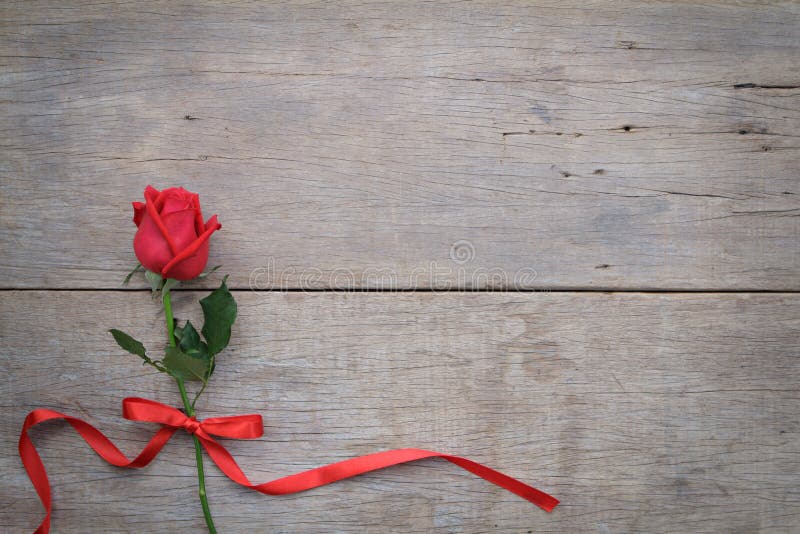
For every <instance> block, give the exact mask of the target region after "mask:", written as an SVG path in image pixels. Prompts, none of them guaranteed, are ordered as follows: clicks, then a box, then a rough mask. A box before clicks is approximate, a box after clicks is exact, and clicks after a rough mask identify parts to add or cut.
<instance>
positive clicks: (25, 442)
mask: <svg viewBox="0 0 800 534" xmlns="http://www.w3.org/2000/svg"><path fill="white" fill-rule="evenodd" d="M122 415H123V417H125V419H130V420H131V421H148V422H151V423H160V424H161V425H163V426H162V427H161V428H160V429H159V430H158V432H156V434H155V436H153V438H152V439H151V440H150V442H149V443H148V444H147V445H146V446H145V448H144V449H143V450H142V452H140V453H139V455H138V456H137V457H136V458H134V459H133V460H128V458H126V457H125V455H124V454H122V452H120V450H119V449H118V448H117V447H116V445H114V444H113V443H111V440H109V439H108V438H107V437H105V436H104V435H103V433H102V432H100V431H99V430H97V429H96V428H95V427H93V426H92V425H90V424H89V423H87V422H85V421H81V420H80V419H77V418H75V417H70V416H69V415H64V414H63V413H59V412H56V411H53V410H47V409H44V408H40V409H37V410H34V411H32V412H31V413H29V414H28V416H27V417H26V418H25V424H24V425H23V426H22V434H21V435H20V437H19V455H20V458H22V463H23V464H24V465H25V470H26V471H27V472H28V477H30V479H31V482H32V483H33V487H34V488H36V493H38V494H39V498H40V499H41V501H42V504H44V507H45V510H46V511H47V515H45V518H44V520H43V521H42V523H41V524H40V525H39V528H37V529H36V533H37V534H39V533H40V534H46V533H47V532H49V531H50V511H51V509H52V498H51V494H50V482H49V481H48V479H47V472H46V471H45V468H44V464H43V463H42V459H41V458H40V457H39V453H38V452H36V447H34V446H33V442H32V441H31V438H30V437H29V436H28V430H29V429H31V428H32V427H34V426H36V425H38V424H40V423H44V422H45V421H49V420H51V419H64V420H65V421H67V422H68V423H69V424H70V425H72V428H74V429H75V430H77V431H78V433H79V434H80V435H81V436H82V437H83V439H84V440H85V441H86V443H88V444H89V446H91V447H92V449H94V450H95V452H96V453H97V454H99V455H100V457H101V458H103V459H104V460H105V461H107V462H108V463H110V464H112V465H116V466H117V467H129V468H139V467H144V466H146V465H147V464H149V463H150V462H151V461H152V460H153V459H154V458H155V457H156V456H157V455H158V453H159V451H161V449H162V448H163V447H164V445H166V443H167V441H169V439H170V438H171V437H172V435H173V434H174V433H175V431H176V430H178V429H179V428H183V429H184V430H186V431H187V432H189V433H190V434H194V435H195V436H197V438H198V439H199V440H200V443H202V444H203V447H205V449H206V451H207V452H208V455H209V456H210V457H211V459H212V460H213V461H214V463H215V464H217V467H219V468H220V470H221V471H222V472H223V473H225V474H226V475H227V476H228V478H230V479H231V480H233V481H234V482H237V483H239V484H241V485H242V486H245V487H248V488H250V489H252V490H255V491H258V492H260V493H266V494H267V495H286V494H288V493H296V492H299V491H305V490H308V489H311V488H316V487H318V486H324V485H325V484H330V483H332V482H336V481H338V480H343V479H345V478H350V477H354V476H356V475H360V474H363V473H367V472H369V471H374V470H376V469H382V468H384V467H389V466H392V465H397V464H402V463H406V462H413V461H414V460H421V459H423V458H432V457H438V458H444V459H445V460H447V461H448V462H450V463H453V464H456V465H457V466H459V467H461V468H462V469H466V470H467V471H470V472H471V473H474V474H476V475H478V476H479V477H481V478H484V479H486V480H488V481H489V482H492V483H493V484H496V485H498V486H500V487H501V488H505V489H507V490H508V491H510V492H512V493H516V494H517V495H519V496H520V497H522V498H523V499H526V500H528V501H530V502H532V503H533V504H535V505H536V506H538V507H540V508H542V509H543V510H546V511H548V512H550V511H552V510H553V508H555V507H556V505H557V504H558V499H556V498H555V497H552V496H550V495H548V494H546V493H544V492H542V491H539V490H537V489H536V488H533V487H531V486H528V485H527V484H523V483H522V482H520V481H519V480H517V479H515V478H511V477H510V476H507V475H504V474H503V473H500V472H499V471H495V470H494V469H490V468H488V467H486V466H485V465H481V464H479V463H477V462H473V461H472V460H468V459H466V458H461V457H459V456H450V455H449V454H442V453H439V452H433V451H426V450H422V449H397V450H393V451H384V452H378V453H375V454H368V455H366V456H360V457H358V458H352V459H350V460H344V461H343V462H337V463H334V464H329V465H325V466H323V467H318V468H316V469H311V470H309V471H304V472H302V473H297V474H295V475H290V476H287V477H283V478H279V479H277V480H273V481H271V482H265V483H263V484H258V485H255V484H253V483H252V482H250V481H249V480H248V479H247V477H246V476H245V475H244V473H243V472H242V470H241V469H240V468H239V466H238V465H237V463H236V461H235V460H234V459H233V456H231V454H230V453H229V452H228V451H227V449H225V447H223V446H222V445H221V444H220V443H219V442H218V441H216V440H215V439H214V438H213V437H211V436H212V435H214V436H221V437H225V438H235V439H252V438H259V437H261V436H262V435H263V423H262V421H261V416H260V415H257V414H251V415H237V416H232V417H211V418H209V419H205V420H204V421H198V420H197V419H195V418H194V417H188V416H187V415H186V414H184V413H183V412H181V411H180V410H177V409H175V408H173V407H171V406H167V405H165V404H161V403H160V402H155V401H151V400H147V399H140V398H136V397H128V398H126V399H124V400H123V401H122Z"/></svg>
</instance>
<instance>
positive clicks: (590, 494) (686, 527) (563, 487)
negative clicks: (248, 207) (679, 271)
mask: <svg viewBox="0 0 800 534" xmlns="http://www.w3.org/2000/svg"><path fill="white" fill-rule="evenodd" d="M198 297H199V295H198V294H196V293H193V292H183V293H180V294H179V297H178V299H177V301H176V310H177V314H178V316H181V317H186V312H185V310H187V309H190V308H191V309H194V307H196V305H195V304H193V303H194V302H195V300H196V299H197V298H198ZM237 298H238V300H239V303H240V310H241V315H240V320H239V322H238V323H237V324H236V327H235V331H234V336H233V339H234V342H233V345H232V346H231V348H230V349H229V350H227V351H226V352H225V353H224V355H223V356H222V357H221V359H220V361H219V365H218V368H217V373H216V374H215V376H214V380H213V381H212V385H211V387H210V390H209V391H208V394H207V396H205V397H204V398H203V399H202V400H201V404H202V406H201V412H202V413H203V414H205V415H209V416H210V415H223V414H237V413H251V412H260V413H262V414H263V415H264V416H265V422H266V425H265V426H266V438H264V439H262V440H257V441H254V442H240V441H229V442H228V443H227V445H228V446H229V448H230V450H231V451H232V452H233V453H234V454H235V455H236V457H237V458H238V459H240V460H241V463H242V465H243V467H244V469H245V471H246V472H247V473H248V474H250V475H251V476H252V478H253V480H256V481H265V480H267V479H270V478H273V477H277V476H282V475H285V474H289V473H291V472H295V471H298V470H301V469H303V468H310V467H314V466H317V465H320V464H322V463H324V462H329V461H334V460H339V459H344V458H347V457H351V456H353V455H358V454H363V453H368V452H370V451H375V450H381V449H387V448H392V447H403V446H420V447H430V448H434V449H439V450H443V451H451V452H453V453H459V454H463V455H466V456H470V457H472V458H474V459H476V460H478V461H483V462H486V463H488V464H490V465H492V466H494V467H497V468H499V469H502V470H505V471H507V472H508V473H509V474H511V475H514V476H518V477H521V478H522V479H524V480H526V481H529V482H531V483H533V484H535V485H537V486H539V487H541V488H542V489H544V490H547V491H551V492H553V493H554V494H555V495H556V496H558V497H559V498H561V499H563V501H564V504H563V505H562V506H561V507H559V508H557V509H556V511H555V512H554V513H552V514H546V513H544V512H541V511H539V510H538V509H536V508H534V507H532V506H531V505H530V504H528V503H526V502H525V501H523V500H521V499H519V498H517V497H516V496H514V495H511V494H509V493H506V492H504V491H502V490H500V489H497V488H495V487H493V486H491V485H490V484H488V483H486V482H485V481H482V480H480V479H478V478H476V477H474V476H472V475H470V474H468V473H464V472H461V471H460V470H458V469H455V468H454V467H453V466H451V465H449V464H447V463H446V462H440V461H425V462H420V463H418V464H415V465H409V466H403V467H398V468H392V469H388V470H384V471H382V472H378V473H375V474H372V475H369V476H363V477H360V478H358V479H355V480H352V481H347V482H344V483H340V484H336V485H334V486H328V487H325V488H320V489H317V490H313V491H311V492H307V493H304V494H301V495H296V496H291V497H283V498H278V497H272V498H271V497H266V496H262V495H258V494H254V493H250V492H248V491H246V490H244V489H240V488H239V487H237V486H236V485H235V484H233V483H232V482H230V481H228V480H227V479H224V478H223V477H222V475H221V474H220V473H219V472H218V471H217V470H216V468H211V469H209V471H210V477H211V480H210V493H211V502H212V507H213V510H214V514H215V517H216V518H217V521H218V524H219V526H220V527H221V532H246V531H258V532H321V531H325V532H332V531H336V532H425V531H437V532H489V531H503V532H523V533H524V532H530V531H533V532H601V533H604V532H756V531H760V530H761V531H765V532H766V531H768V532H797V531H798V529H800V493H798V485H797V481H798V477H800V439H798V433H799V432H800V416H799V415H798V413H800V412H798V401H800V392H799V391H798V386H797V376H798V372H799V371H800V355H799V354H798V353H797V343H796V342H797V339H798V335H800V321H799V320H798V317H799V316H800V295H797V294H770V295H763V294H720V295H702V294H699V295H698V294H666V295H655V294H639V293H624V294H621V293H617V294H604V293H580V294H576V293H526V294H515V293H504V294H473V293H466V294H463V293H462V294H458V293H450V294H447V295H435V294H431V293H406V294H374V293H359V294H339V293H315V294H304V293H297V292H294V293H250V292H239V293H237ZM157 309H158V306H157V304H156V303H152V302H150V300H149V296H148V295H147V294H146V293H143V292H129V293H122V294H121V293H116V292H107V291H106V292H92V291H83V292H36V291H34V292H7V293H5V294H4V296H3V305H2V306H0V332H1V333H2V354H3V357H2V359H0V362H2V366H3V368H2V371H3V375H4V377H5V378H4V383H3V387H2V390H1V391H2V399H0V402H1V403H2V409H3V413H4V417H3V418H2V419H0V425H2V440H3V446H2V448H0V451H2V457H0V466H1V468H2V473H3V475H4V476H3V477H2V482H0V488H1V490H0V491H2V494H1V495H0V499H2V503H3V506H2V507H0V524H2V525H4V526H5V527H6V528H8V529H9V531H13V532H19V531H23V532H25V531H30V530H31V529H32V527H33V526H34V525H35V524H36V523H37V522H38V521H39V520H40V519H41V508H40V506H39V504H38V503H37V500H36V499H35V496H34V492H33V489H32V488H31V487H30V485H29V482H28V480H27V479H26V477H25V474H24V472H23V471H22V469H21V467H20V465H19V460H18V458H17V457H16V452H15V443H16V434H17V432H18V428H19V425H20V423H21V421H22V418H23V416H24V414H25V413H26V412H27V411H28V410H30V409H32V408H34V407H39V406H43V407H53V408H58V409H60V410H63V411H65V412H67V413H72V414H75V415H77V416H79V417H83V418H87V419H88V420H89V421H91V422H93V423H95V424H97V425H98V426H99V427H100V428H101V429H102V430H103V431H105V432H107V433H108V434H109V435H110V436H111V437H112V438H113V439H114V440H117V441H119V443H120V444H121V448H122V449H123V450H124V451H126V452H127V453H129V454H130V453H133V452H134V451H136V450H137V449H139V448H140V447H142V446H143V444H144V442H145V440H146V439H147V437H148V436H149V434H150V433H151V432H152V430H153V428H152V426H150V425H146V424H133V423H129V422H126V421H124V420H122V419H121V417H120V414H119V402H120V399H121V398H122V397H124V396H126V395H141V396H146V397H151V398H154V399H156V400H159V401H162V402H167V403H172V404H174V403H175V402H176V400H177V394H176V392H175V390H174V387H173V385H172V384H171V383H170V381H169V380H167V379H166V378H162V377H160V376H158V375H157V373H154V372H151V371H150V370H149V368H143V367H142V366H141V365H140V364H139V363H138V362H137V360H136V359H135V357H133V356H126V355H124V354H122V353H121V352H120V351H119V350H118V349H115V348H114V347H113V341H112V340H111V338H110V336H109V335H108V334H107V333H105V330H106V329H108V328H110V327H119V328H122V329H124V330H126V331H129V332H130V333H132V334H134V335H136V336H139V337H141V338H143V339H144V340H145V341H146V344H147V345H148V346H149V347H158V346H159V345H160V343H161V339H160V335H159V332H161V326H162V325H161V321H162V317H159V316H158V314H157ZM34 439H35V442H36V443H37V444H38V445H39V446H40V447H41V451H42V453H43V456H44V458H45V462H46V464H47V466H48V468H49V470H50V475H51V479H52V481H53V485H54V492H55V503H56V504H55V515H54V521H55V525H56V528H57V532H87V531H93V532H107V531H108V532H110V531H113V532H167V531H169V532H173V531H175V529H176V528H179V529H180V530H182V531H185V532H199V531H201V530H202V528H203V525H202V519H201V514H200V509H199V505H198V503H197V501H196V491H195V483H196V480H195V474H194V467H193V461H194V460H193V453H192V448H191V445H190V441H189V439H188V438H187V437H186V436H185V435H177V436H176V437H175V438H174V442H173V443H171V444H170V445H169V446H167V448H166V449H165V450H164V452H163V453H162V456H161V457H160V458H159V460H157V461H156V463H155V464H153V465H151V466H150V467H148V468H146V469H144V470H142V471H123V470H120V469H116V468H113V467H110V466H108V465H106V464H104V463H103V462H102V461H101V460H100V459H98V458H97V457H96V456H95V455H94V453H92V452H90V451H89V450H87V447H86V446H84V444H83V443H82V442H81V441H80V439H79V438H78V437H77V436H76V435H75V433H74V432H72V431H71V429H69V428H68V427H67V426H66V425H62V424H52V425H50V426H49V427H48V428H47V429H46V430H41V431H40V430H37V431H35V432H34ZM87 529H88V530H87Z"/></svg>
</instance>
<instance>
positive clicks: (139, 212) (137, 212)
mask: <svg viewBox="0 0 800 534" xmlns="http://www.w3.org/2000/svg"><path fill="white" fill-rule="evenodd" d="M145 211H147V210H146V209H145V206H144V203H143V202H133V223H134V224H135V225H136V226H139V224H140V223H141V222H142V217H144V214H145Z"/></svg>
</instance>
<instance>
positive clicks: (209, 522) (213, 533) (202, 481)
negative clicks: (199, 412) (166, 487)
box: [175, 378, 217, 534]
mask: <svg viewBox="0 0 800 534" xmlns="http://www.w3.org/2000/svg"><path fill="white" fill-rule="evenodd" d="M175 381H176V382H178V389H179V390H180V392H181V400H182V401H183V407H184V409H185V410H186V415H188V416H189V417H194V407H193V406H192V404H191V403H190V402H189V396H188V395H186V387H185V386H184V385H183V380H181V379H179V378H176V379H175ZM192 439H193V440H194V453H195V458H197V481H198V482H199V486H200V487H199V495H200V504H201V505H202V506H203V515H204V516H205V518H206V526H207V527H208V532H209V533H210V534H217V529H216V528H215V527H214V520H213V519H211V508H209V506H208V496H206V476H205V472H204V471H203V451H202V449H201V448H200V440H199V439H197V436H192Z"/></svg>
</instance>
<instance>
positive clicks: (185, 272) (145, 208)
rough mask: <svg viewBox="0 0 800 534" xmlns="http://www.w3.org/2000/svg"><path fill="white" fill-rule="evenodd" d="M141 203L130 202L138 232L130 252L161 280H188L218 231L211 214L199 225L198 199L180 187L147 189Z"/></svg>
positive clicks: (202, 265) (196, 272)
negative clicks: (210, 240)
mask: <svg viewBox="0 0 800 534" xmlns="http://www.w3.org/2000/svg"><path fill="white" fill-rule="evenodd" d="M144 199H145V202H144V203H142V202H134V203H133V222H134V223H136V226H138V227H139V229H138V230H137V231H136V237H134V238H133V250H134V251H135V252H136V257H137V258H138V259H139V263H141V264H142V266H144V268H145V269H147V270H148V271H153V272H154V273H159V274H161V276H163V277H164V278H175V279H177V280H191V279H192V278H195V277H196V276H198V275H199V274H200V273H202V272H203V269H205V267H206V263H208V239H209V238H210V237H211V234H213V233H214V232H216V231H217V230H219V229H220V228H222V225H221V224H219V222H217V216H216V215H213V216H212V217H211V218H210V219H208V221H207V222H205V223H204V222H203V212H202V211H201V210H200V196H199V195H198V194H197V193H192V192H191V191H187V190H185V189H184V188H182V187H170V188H169V189H164V190H163V191H158V190H157V189H155V188H153V187H151V186H149V185H148V186H147V188H146V189H145V190H144Z"/></svg>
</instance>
